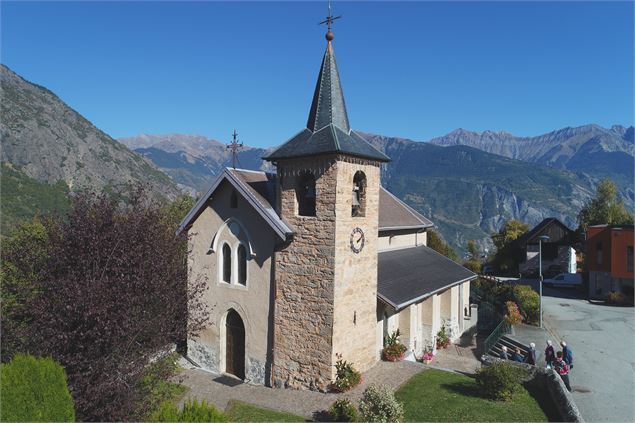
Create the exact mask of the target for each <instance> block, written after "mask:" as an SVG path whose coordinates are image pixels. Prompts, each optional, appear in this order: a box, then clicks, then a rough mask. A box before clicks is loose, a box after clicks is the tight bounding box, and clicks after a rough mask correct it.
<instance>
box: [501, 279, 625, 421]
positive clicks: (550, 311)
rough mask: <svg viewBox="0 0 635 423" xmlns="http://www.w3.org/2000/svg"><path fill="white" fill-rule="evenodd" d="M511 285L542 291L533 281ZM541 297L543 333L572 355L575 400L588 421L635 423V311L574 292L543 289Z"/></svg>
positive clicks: (561, 289)
mask: <svg viewBox="0 0 635 423" xmlns="http://www.w3.org/2000/svg"><path fill="white" fill-rule="evenodd" d="M509 282H511V283H523V284H529V285H532V286H533V287H534V289H535V290H536V291H538V283H537V281H535V280H534V281H531V280H519V281H509ZM543 295H544V297H543V307H544V312H543V319H544V325H545V328H546V329H547V330H548V332H549V333H550V334H551V338H552V340H553V341H554V343H556V342H559V341H560V340H565V341H566V342H567V344H568V345H569V346H571V348H572V351H573V357H574V369H573V370H572V372H571V384H572V387H573V397H574V399H575V401H576V403H577V405H578V408H579V409H580V412H581V413H582V416H583V417H584V419H585V420H586V421H587V422H595V421H601V422H634V421H635V309H633V308H632V307H614V306H607V305H604V304H592V303H589V302H588V301H586V300H584V299H583V298H582V297H583V295H582V293H581V292H580V291H578V290H577V289H571V288H568V289H567V288H543ZM538 348H541V349H542V348H544V346H542V345H538Z"/></svg>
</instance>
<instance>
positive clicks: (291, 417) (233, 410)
mask: <svg viewBox="0 0 635 423" xmlns="http://www.w3.org/2000/svg"><path fill="white" fill-rule="evenodd" d="M225 414H226V415H227V420H229V421H230V422H306V421H307V419H305V418H304V417H300V416H296V415H295V414H290V413H283V412H280V411H274V410H270V409H268V408H260V407H257V406H255V405H251V404H247V403H245V402H242V401H232V402H230V403H229V405H228V406H227V410H226V412H225Z"/></svg>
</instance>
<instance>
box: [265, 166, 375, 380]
mask: <svg viewBox="0 0 635 423" xmlns="http://www.w3.org/2000/svg"><path fill="white" fill-rule="evenodd" d="M358 170H361V171H363V172H364V174H365V176H366V193H365V201H366V205H365V213H364V216H360V217H352V216H351V207H352V192H353V191H352V189H353V177H354V175H355V173H356V172H357V171H358ZM305 171H311V172H312V173H313V176H314V177H315V184H316V216H298V214H297V211H298V207H297V200H296V192H295V188H296V184H297V182H298V178H299V177H301V175H302V173H303V172H305ZM278 176H279V180H280V185H279V199H280V204H279V212H280V215H281V216H282V218H283V219H285V220H286V221H287V222H288V223H289V224H290V225H291V226H292V227H293V228H294V230H295V235H294V237H293V240H292V241H291V242H289V243H288V244H287V245H285V246H283V247H282V248H280V249H279V250H278V251H277V252H276V268H275V284H276V300H275V341H274V372H273V373H274V380H275V382H274V383H275V385H276V386H284V387H292V388H308V389H317V390H326V389H327V388H328V385H329V383H330V382H331V380H332V379H333V377H334V375H335V374H334V372H335V368H334V363H335V361H336V360H337V355H339V354H341V355H342V357H343V358H344V359H345V360H348V361H351V362H353V363H354V365H355V367H356V368H357V369H358V370H361V371H364V370H367V369H368V368H369V367H370V366H371V365H372V364H374V363H375V362H376V361H377V358H378V357H377V353H376V349H377V345H376V344H377V244H378V242H377V236H378V235H377V234H378V202H379V166H378V164H377V163H374V162H368V161H364V160H358V159H354V158H350V157H345V156H319V157H315V158H301V159H298V160H285V161H282V162H280V163H278ZM356 227H359V228H361V229H362V231H363V232H364V236H365V241H364V248H363V249H362V251H361V252H360V253H359V254H356V253H354V252H353V251H352V250H351V245H350V240H351V233H352V230H353V229H354V228H356Z"/></svg>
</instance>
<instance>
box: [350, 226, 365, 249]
mask: <svg viewBox="0 0 635 423" xmlns="http://www.w3.org/2000/svg"><path fill="white" fill-rule="evenodd" d="M363 248H364V231H362V230H361V228H355V229H353V232H351V250H353V252H354V253H355V254H359V252H360V251H362V249H363Z"/></svg>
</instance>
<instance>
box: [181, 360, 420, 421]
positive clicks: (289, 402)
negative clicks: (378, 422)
mask: <svg viewBox="0 0 635 423" xmlns="http://www.w3.org/2000/svg"><path fill="white" fill-rule="evenodd" d="M425 369H426V366H424V365H422V364H420V363H413V362H408V361H401V362H398V363H388V362H384V361H380V362H378V363H377V364H376V365H375V366H374V367H373V368H371V369H370V370H369V371H368V372H366V373H365V374H364V381H363V382H362V383H361V384H360V385H359V386H358V387H356V388H355V389H353V390H352V391H350V392H346V393H343V394H323V393H320V392H314V391H300V390H293V389H272V388H267V387H265V386H257V385H248V384H245V383H238V384H235V385H234V386H230V385H233V383H231V382H233V380H232V379H230V378H229V377H228V376H220V375H217V374H214V373H210V372H206V371H204V370H200V369H197V368H190V369H186V370H184V372H183V373H181V376H182V377H183V381H182V383H183V385H185V386H187V387H189V388H190V390H189V391H188V392H187V394H186V395H185V397H184V398H183V401H185V400H187V399H190V398H197V399H198V400H206V401H207V402H209V403H212V404H214V405H216V406H217V407H218V408H219V409H220V410H224V409H225V408H226V407H227V404H228V403H229V401H231V400H240V401H244V402H248V403H250V404H254V405H257V406H260V407H266V408H270V409H273V410H278V411H285V412H289V413H293V414H297V415H299V416H303V417H306V418H310V419H319V416H320V412H322V411H325V410H328V409H329V408H330V407H331V405H332V404H333V402H334V401H335V400H336V399H338V398H349V399H351V400H353V401H357V400H358V399H359V398H360V397H361V394H362V392H363V391H364V389H366V387H368V386H369V385H371V384H384V385H389V386H391V387H393V388H394V389H397V388H399V387H400V386H401V385H402V384H403V383H405V382H406V381H408V380H409V379H410V378H411V377H412V376H414V375H415V374H417V373H419V372H421V371H423V370H425Z"/></svg>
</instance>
